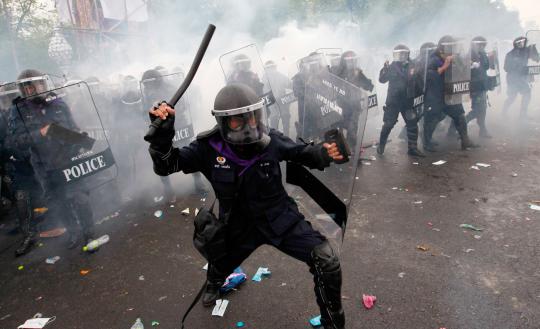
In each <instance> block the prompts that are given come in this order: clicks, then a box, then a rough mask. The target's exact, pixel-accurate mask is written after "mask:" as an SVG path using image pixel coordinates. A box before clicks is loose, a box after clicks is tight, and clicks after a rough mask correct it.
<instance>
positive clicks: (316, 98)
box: [287, 70, 370, 250]
mask: <svg viewBox="0 0 540 329" xmlns="http://www.w3.org/2000/svg"><path fill="white" fill-rule="evenodd" d="M369 106H370V97H369V94H368V93H367V92H366V91H363V90H362V89H360V88H358V87H356V86H354V85H353V84H351V83H349V82H347V81H345V80H342V79H340V78H339V77H337V76H335V75H333V74H331V73H329V72H328V71H327V70H322V71H320V72H318V73H317V74H311V75H310V76H309V79H308V81H307V83H306V88H305V105H304V118H303V119H302V120H303V124H302V126H303V131H302V134H301V136H299V137H300V138H301V139H302V140H304V141H305V142H312V143H314V144H318V143H333V142H335V143H336V144H338V146H341V147H340V151H341V153H342V154H344V153H348V161H346V162H345V163H341V164H337V163H335V162H334V163H331V164H330V167H328V168H326V169H324V170H323V171H321V170H317V169H311V170H310V169H308V168H306V167H302V166H300V165H298V164H295V163H287V182H288V183H289V184H293V185H297V186H300V187H302V190H300V189H294V191H293V192H292V197H293V198H294V199H295V201H296V202H297V203H298V205H299V207H300V210H301V212H302V213H303V214H304V215H305V216H306V218H307V219H308V220H309V221H310V222H311V223H312V224H313V226H314V227H316V229H318V230H319V231H320V232H321V233H323V234H324V235H325V236H326V237H327V238H328V239H329V240H330V242H331V243H332V244H333V245H334V248H335V250H340V248H341V244H342V241H343V237H344V233H345V227H346V225H347V217H348V213H349V208H350V205H351V199H352V193H353V189H354V187H355V183H356V182H358V181H357V180H356V179H355V178H356V171H357V169H358V160H359V156H360V145H361V144H362V137H363V134H364V129H365V125H366V120H367V114H368V109H369ZM343 143H345V144H346V146H345V147H343V145H340V144H343Z"/></svg>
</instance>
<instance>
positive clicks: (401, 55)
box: [392, 49, 411, 62]
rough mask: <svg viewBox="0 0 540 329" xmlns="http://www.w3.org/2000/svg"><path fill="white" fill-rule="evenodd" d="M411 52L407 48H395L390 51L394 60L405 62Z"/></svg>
mask: <svg viewBox="0 0 540 329" xmlns="http://www.w3.org/2000/svg"><path fill="white" fill-rule="evenodd" d="M410 54H411V52H410V51H409V50H407V49H397V50H394V52H393V53H392V55H393V58H394V61H395V62H407V61H408V60H409V56H410Z"/></svg>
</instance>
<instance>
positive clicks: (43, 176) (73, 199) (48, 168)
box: [8, 69, 93, 253]
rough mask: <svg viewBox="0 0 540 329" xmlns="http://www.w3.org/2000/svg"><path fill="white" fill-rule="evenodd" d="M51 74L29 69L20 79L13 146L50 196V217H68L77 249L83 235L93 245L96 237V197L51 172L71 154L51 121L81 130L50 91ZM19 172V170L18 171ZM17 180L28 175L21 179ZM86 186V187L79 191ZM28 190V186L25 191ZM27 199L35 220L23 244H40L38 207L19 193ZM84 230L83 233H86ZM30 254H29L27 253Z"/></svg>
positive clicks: (11, 122) (10, 136)
mask: <svg viewBox="0 0 540 329" xmlns="http://www.w3.org/2000/svg"><path fill="white" fill-rule="evenodd" d="M46 81H48V79H47V77H46V76H44V75H43V73H41V72H39V71H37V70H32V69H29V70H24V71H23V72H21V74H20V75H19V77H18V81H17V84H18V85H19V89H20V92H21V94H22V96H23V97H25V98H23V99H18V100H16V101H15V105H14V106H13V107H12V108H11V112H10V117H9V134H8V140H9V142H8V143H9V145H10V150H11V151H12V152H14V153H15V154H20V156H17V157H16V159H19V158H20V159H25V160H27V159H29V161H30V164H31V166H32V169H33V170H34V177H35V179H36V180H37V181H38V182H39V184H40V185H41V188H42V190H43V192H44V194H45V196H46V197H47V205H48V207H49V216H51V217H53V218H61V219H63V220H65V221H66V222H65V224H66V226H67V229H68V232H69V241H68V242H69V243H68V248H70V249H72V248H75V247H77V246H78V245H79V244H80V242H81V238H84V242H85V243H87V242H89V241H90V240H92V239H93V218H92V217H93V213H92V208H91V207H90V204H89V200H90V195H89V192H88V191H85V190H84V189H83V188H82V187H77V188H76V189H70V188H68V187H66V186H64V185H60V184H61V183H58V182H55V181H53V180H51V179H50V178H51V173H52V171H53V170H55V169H57V167H58V162H59V161H60V160H59V159H60V157H62V156H69V152H67V151H66V150H67V148H69V147H70V146H71V145H68V144H65V143H64V142H62V141H58V140H56V139H54V138H52V137H50V136H49V134H48V132H49V129H50V127H51V124H57V125H60V126H62V127H65V128H67V129H70V130H73V131H78V130H79V129H78V127H77V126H76V124H75V122H74V121H73V117H72V115H71V111H70V109H69V107H68V105H67V104H66V103H65V102H64V101H63V100H62V99H61V98H60V96H58V95H56V94H55V93H53V92H49V93H46V92H47V91H48V90H50V89H49V86H48V85H47V83H46ZM17 172H19V170H17ZM15 181H16V182H17V184H19V182H21V183H22V182H24V181H25V180H24V179H18V178H16V179H15ZM79 188H80V189H79ZM23 191H27V189H23ZM19 199H20V200H21V202H24V206H25V207H26V211H27V212H26V213H25V214H26V218H28V221H26V223H29V224H28V225H27V226H28V228H26V227H23V232H28V233H25V235H26V238H25V240H24V241H23V245H22V246H21V248H23V247H25V245H26V244H25V242H26V241H27V240H29V242H28V243H27V244H30V245H31V244H33V243H34V242H35V233H36V230H35V224H34V223H33V221H32V220H31V218H32V217H31V216H32V208H31V207H30V206H29V204H30V201H29V198H28V195H18V196H17V203H19ZM79 226H80V228H79ZM81 231H82V237H81ZM23 253H24V252H23Z"/></svg>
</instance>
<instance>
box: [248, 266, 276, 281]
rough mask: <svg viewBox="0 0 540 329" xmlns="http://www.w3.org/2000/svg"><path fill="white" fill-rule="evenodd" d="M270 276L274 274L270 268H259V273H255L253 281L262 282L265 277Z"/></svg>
mask: <svg viewBox="0 0 540 329" xmlns="http://www.w3.org/2000/svg"><path fill="white" fill-rule="evenodd" d="M270 274H272V272H270V271H269V270H268V267H259V269H258V270H257V273H255V275H254V276H253V277H252V278H251V280H253V281H255V282H261V280H262V278H263V277H268V276H270Z"/></svg>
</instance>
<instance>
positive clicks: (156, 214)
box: [154, 210, 163, 218]
mask: <svg viewBox="0 0 540 329" xmlns="http://www.w3.org/2000/svg"><path fill="white" fill-rule="evenodd" d="M154 216H155V217H157V218H161V216H163V211H161V210H156V212H155V213H154Z"/></svg>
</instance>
